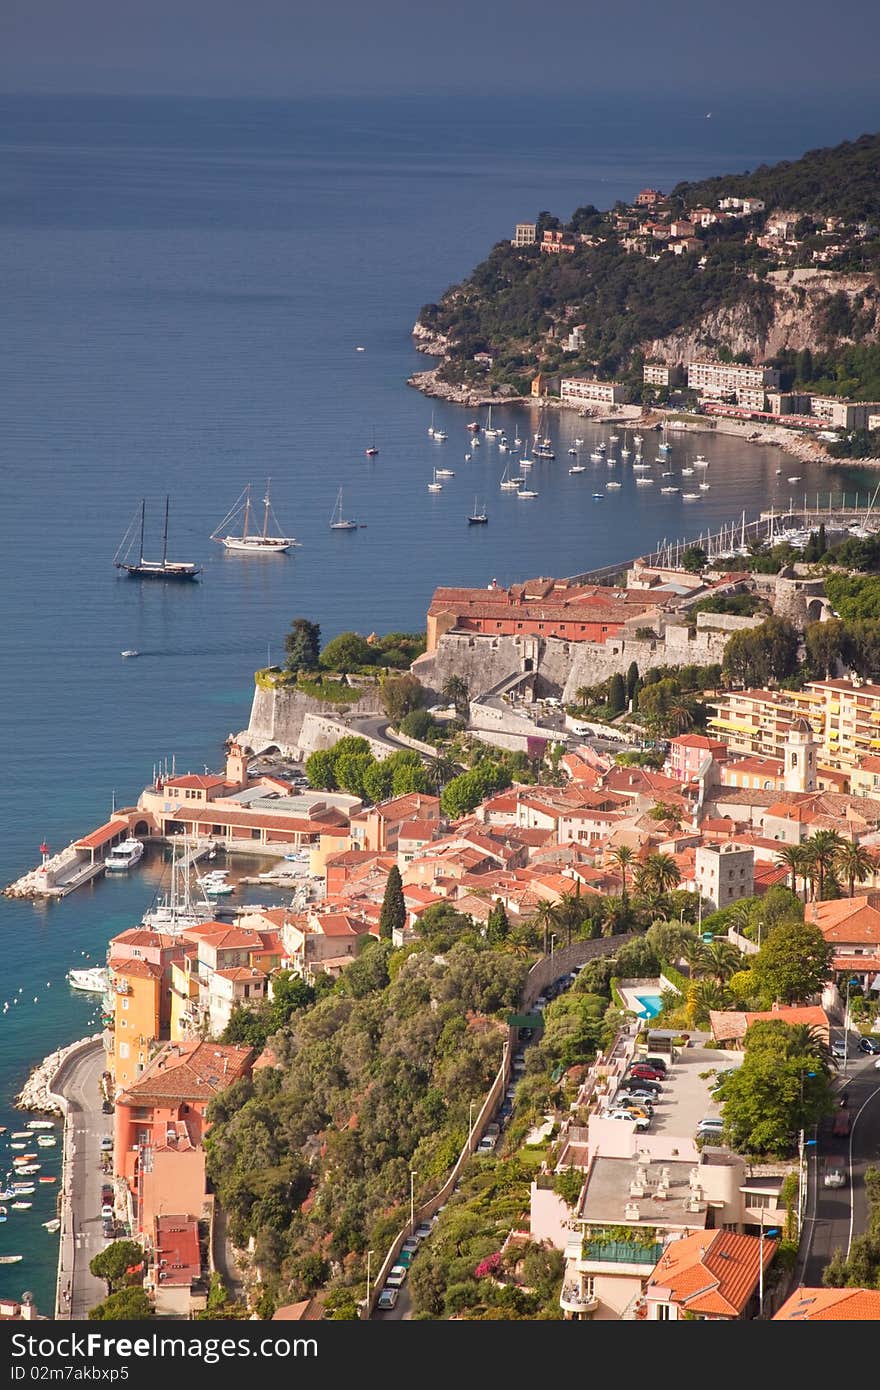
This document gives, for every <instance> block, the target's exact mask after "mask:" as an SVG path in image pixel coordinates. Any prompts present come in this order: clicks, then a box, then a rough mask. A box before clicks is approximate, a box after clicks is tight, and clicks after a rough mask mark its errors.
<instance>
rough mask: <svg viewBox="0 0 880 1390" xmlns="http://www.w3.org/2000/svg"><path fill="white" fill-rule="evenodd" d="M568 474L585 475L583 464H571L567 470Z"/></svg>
mask: <svg viewBox="0 0 880 1390" xmlns="http://www.w3.org/2000/svg"><path fill="white" fill-rule="evenodd" d="M568 471H569V473H586V471H587V470H586V466H585V465H584V464H583V463H573V464H572V465H571V468H569V470H568Z"/></svg>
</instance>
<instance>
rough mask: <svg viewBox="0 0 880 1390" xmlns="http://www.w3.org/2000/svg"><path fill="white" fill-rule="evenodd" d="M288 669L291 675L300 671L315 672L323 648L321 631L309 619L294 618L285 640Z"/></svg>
mask: <svg viewBox="0 0 880 1390" xmlns="http://www.w3.org/2000/svg"><path fill="white" fill-rule="evenodd" d="M284 648H285V651H286V652H287V669H288V671H289V672H290V673H291V675H296V674H297V672H299V671H314V669H315V667H316V666H317V664H318V652H319V651H320V648H321V629H320V627H319V626H318V624H317V623H310V622H309V620H308V618H294V620H293V622H292V623H291V626H290V631H289V633H288V634H287V636H286V637H285V639H284Z"/></svg>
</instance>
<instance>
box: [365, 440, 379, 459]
mask: <svg viewBox="0 0 880 1390" xmlns="http://www.w3.org/2000/svg"><path fill="white" fill-rule="evenodd" d="M378 452H379V450H378V449H377V448H376V436H375V434H374V435H373V438H372V441H371V443H370V447H369V449H364V453H365V454H366V456H367V458H368V459H374V458H375V457H376V455H377V454H378Z"/></svg>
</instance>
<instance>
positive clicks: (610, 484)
mask: <svg viewBox="0 0 880 1390" xmlns="http://www.w3.org/2000/svg"><path fill="white" fill-rule="evenodd" d="M605 486H606V488H607V489H608V491H609V492H610V491H611V489H612V488H615V489H616V488H620V487H623V483H616V482H615V481H614V479H613V478H612V479H611V481H610V482H608V483H606V484H605Z"/></svg>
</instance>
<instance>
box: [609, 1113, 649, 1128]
mask: <svg viewBox="0 0 880 1390" xmlns="http://www.w3.org/2000/svg"><path fill="white" fill-rule="evenodd" d="M602 1119H603V1120H629V1122H630V1124H634V1125H635V1127H636V1129H639V1130H641V1129H647V1128H648V1127H649V1125H650V1123H651V1121H650V1120H649V1119H647V1118H645V1117H643V1116H641V1115H632V1114H630V1112H629V1111H628V1110H606V1111H605V1113H604V1115H603V1116H602Z"/></svg>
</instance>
